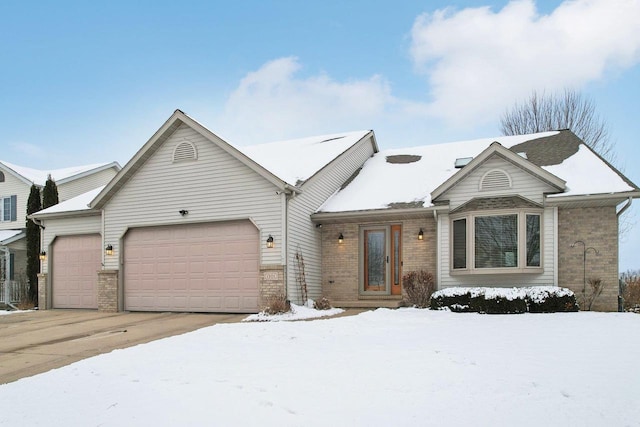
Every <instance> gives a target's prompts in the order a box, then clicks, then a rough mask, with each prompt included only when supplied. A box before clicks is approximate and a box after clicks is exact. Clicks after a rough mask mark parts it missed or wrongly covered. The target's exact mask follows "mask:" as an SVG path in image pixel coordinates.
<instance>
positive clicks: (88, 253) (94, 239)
mask: <svg viewBox="0 0 640 427" xmlns="http://www.w3.org/2000/svg"><path fill="white" fill-rule="evenodd" d="M101 263H102V239H101V238H100V235H97V234H94V235H80V236H59V237H57V238H56V240H55V241H54V243H53V247H52V272H51V286H52V289H51V291H52V295H53V298H52V301H53V307H54V308H90V309H96V308H98V297H97V290H98V270H100V268H101V265H102V264H101Z"/></svg>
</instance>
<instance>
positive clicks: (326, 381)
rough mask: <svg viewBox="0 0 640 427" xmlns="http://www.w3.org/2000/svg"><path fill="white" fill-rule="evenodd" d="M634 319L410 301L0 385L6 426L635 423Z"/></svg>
mask: <svg viewBox="0 0 640 427" xmlns="http://www.w3.org/2000/svg"><path fill="white" fill-rule="evenodd" d="M639 328H640V316H638V315H637V314H632V313H594V312H579V313H562V314H560V313H557V314H520V315H517V316H511V315H500V316H492V315H481V314H476V313H470V314H458V313H452V312H445V311H430V310H419V309H408V308H406V309H398V310H388V309H378V310H376V311H372V312H365V313H362V314H360V315H358V316H351V317H341V318H335V319H323V320H314V321H308V322H244V323H239V324H220V325H216V326H213V327H208V328H204V329H200V330H198V331H195V332H192V333H188V334H184V335H180V336H176V337H171V338H167V339H163V340H158V341H155V342H151V343H148V344H144V345H139V346H136V347H132V348H129V349H125V350H117V351H113V352H111V353H109V354H104V355H101V356H97V357H93V358H90V359H86V360H83V361H80V362H77V363H75V364H73V365H70V366H66V367H64V368H60V369H56V370H52V371H49V372H47V373H44V374H40V375H37V376H33V377H30V378H24V379H21V380H19V381H17V382H13V383H10V384H5V385H2V386H0V409H1V410H2V412H3V413H4V414H6V416H5V417H3V418H2V419H0V425H30V426H37V425H46V426H85V425H103V426H125V425H153V426H175V425H235V426H245V425H246V426H248V425H262V426H294V425H295V426H299V425H304V426H327V425H340V426H342V425H349V426H387V425H442V426H452V425H453V426H467V425H492V426H501V425H521V426H539V425H545V426H567V425H579V426H604V425H611V426H613V425H616V426H623V425H628V426H631V425H636V426H637V425H638V423H639V420H640V405H638V403H637V397H638V396H639V395H640V370H639V369H637V365H638V354H640V340H637V339H633V338H632V336H633V334H635V332H636V331H638V330H639ZM25 396H28V399H27V398H25ZM34 402H35V403H34ZM34 405H35V406H34ZM34 407H37V414H36V415H34V412H33V411H34Z"/></svg>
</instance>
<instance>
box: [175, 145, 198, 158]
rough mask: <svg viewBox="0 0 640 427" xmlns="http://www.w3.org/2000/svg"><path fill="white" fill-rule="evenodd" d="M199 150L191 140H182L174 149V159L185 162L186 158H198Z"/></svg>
mask: <svg viewBox="0 0 640 427" xmlns="http://www.w3.org/2000/svg"><path fill="white" fill-rule="evenodd" d="M197 159H198V152H197V150H196V146H195V145H193V144H192V143H191V142H189V141H182V142H181V143H179V144H178V145H176V148H175V149H174V150H173V161H174V162H183V161H185V160H197Z"/></svg>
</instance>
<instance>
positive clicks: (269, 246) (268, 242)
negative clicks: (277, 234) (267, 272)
mask: <svg viewBox="0 0 640 427" xmlns="http://www.w3.org/2000/svg"><path fill="white" fill-rule="evenodd" d="M267 247H268V248H269V249H271V248H273V247H274V243H273V236H272V235H271V234H269V237H267Z"/></svg>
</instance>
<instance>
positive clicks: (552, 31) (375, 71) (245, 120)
mask: <svg viewBox="0 0 640 427" xmlns="http://www.w3.org/2000/svg"><path fill="white" fill-rule="evenodd" d="M0 16H2V17H3V24H2V26H0V40H1V41H0V124H1V125H2V130H3V132H2V134H1V135H0V159H1V160H5V161H8V162H11V163H15V164H19V165H22V166H27V167H32V168H39V169H54V168H62V167H68V166H73V165H79V164H90V163H97V162H107V161H113V160H115V161H118V162H119V163H120V164H122V165H124V164H125V163H126V162H127V161H128V160H129V159H130V158H131V157H132V156H133V154H135V152H136V151H137V150H138V149H139V148H140V147H141V146H142V145H143V144H144V143H145V142H146V141H147V140H148V139H149V138H150V137H151V136H152V135H153V133H154V132H155V131H156V130H157V129H158V128H159V127H160V126H161V125H162V124H163V123H164V121H165V120H166V119H167V118H168V117H169V116H170V115H171V114H172V112H173V111H174V110H175V109H178V108H179V109H181V110H182V111H184V112H185V113H187V114H188V115H190V116H191V117H193V118H194V119H196V120H198V121H199V122H201V123H202V124H204V125H205V126H207V127H208V128H209V129H210V130H212V131H213V132H214V133H216V134H218V135H219V136H221V137H223V138H225V139H226V140H228V141H229V142H232V143H234V144H236V145H249V144H255V143H260V142H269V141H275V140H281V139H287V138H296V137H304V136H311V135H318V134H324V133H336V132H343V131H352V130H361V129H373V130H374V131H375V133H376V137H377V141H378V144H379V146H380V148H382V149H386V148H395V147H409V146H416V145H425V144H434V143H439V142H450V141H458V140H465V139H475V138H483V137H491V136H498V135H500V117H501V115H502V114H503V113H504V112H505V111H507V110H508V109H509V108H510V107H511V106H513V105H514V103H516V102H520V101H522V100H524V99H526V98H527V97H528V96H529V95H530V94H531V92H532V91H533V90H536V91H539V92H545V93H555V92H558V91H562V90H564V89H565V88H569V89H573V90H576V91H578V92H579V93H581V94H583V95H584V96H585V97H587V98H588V99H590V100H592V101H593V103H594V104H595V105H596V108H597V112H598V113H599V115H600V116H601V117H602V118H603V119H604V120H606V122H607V123H608V125H609V128H610V132H611V139H612V142H613V143H614V144H615V153H616V156H617V157H616V162H615V164H616V166H618V167H619V168H620V169H621V170H623V171H624V173H625V174H626V175H627V176H628V177H629V178H630V179H631V180H632V181H634V182H635V183H640V171H639V170H638V169H637V168H635V165H636V164H638V163H639V162H640V150H639V149H638V148H637V147H636V138H637V135H638V134H640V123H639V120H638V106H639V104H640V101H639V100H640V84H638V82H639V81H640V65H639V62H640V29H639V27H638V24H637V23H638V22H639V21H640V0H616V1H610V0H590V1H588V0H575V1H568V0H567V1H533V0H519V1H489V0H485V1H448V2H444V1H429V2H425V1H411V0H407V1H402V2H397V1H382V0H379V1H376V0H369V1H359V0H355V1H349V2H345V1H333V0H326V1H323V2H298V1H292V0H291V1H271V2H262V1H243V2H220V1H188V0H185V1H181V2H180V3H179V4H177V3H176V2H169V1H153V2H151V1H136V2H131V1H117V0H115V1H110V2H84V1H66V0H61V1H57V2H44V1H28V2H2V3H1V4H0ZM285 160H288V159H285ZM636 204H638V205H640V201H638V202H636ZM630 211H631V212H630V214H631V215H629V218H628V219H627V220H625V222H628V223H630V224H633V223H635V222H639V221H638V220H636V218H637V217H640V215H638V214H637V212H640V208H637V206H635V207H634V208H632V209H631V210H630ZM638 253H640V224H639V225H638V226H636V227H634V228H632V229H631V231H628V232H626V233H624V234H623V238H622V243H621V248H620V257H621V270H626V269H629V268H635V269H640V259H637V254H638Z"/></svg>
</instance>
